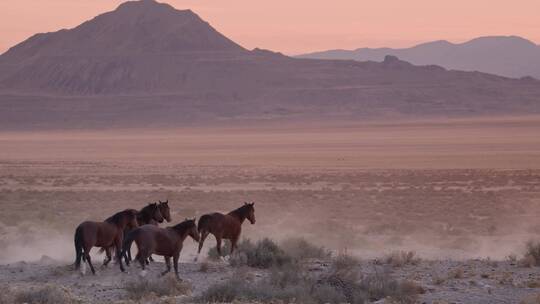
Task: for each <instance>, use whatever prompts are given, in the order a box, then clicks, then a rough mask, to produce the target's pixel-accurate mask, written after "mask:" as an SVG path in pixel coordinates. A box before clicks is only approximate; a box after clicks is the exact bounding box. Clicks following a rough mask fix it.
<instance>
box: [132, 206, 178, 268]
mask: <svg viewBox="0 0 540 304" xmlns="http://www.w3.org/2000/svg"><path fill="white" fill-rule="evenodd" d="M163 220H166V221H167V222H170V221H171V211H170V209H169V200H166V201H164V202H162V201H159V205H158V204H157V203H152V204H148V205H147V206H146V207H144V208H142V209H141V210H140V211H139V212H138V214H137V223H138V224H139V226H143V225H147V224H150V225H155V226H157V225H158V224H159V223H163ZM127 232H128V231H125V233H126V234H127ZM126 253H127V255H125V256H124V259H125V260H126V264H127V263H128V261H131V260H132V259H131V249H128V250H127V252H126ZM149 260H150V261H153V259H152V257H149Z"/></svg>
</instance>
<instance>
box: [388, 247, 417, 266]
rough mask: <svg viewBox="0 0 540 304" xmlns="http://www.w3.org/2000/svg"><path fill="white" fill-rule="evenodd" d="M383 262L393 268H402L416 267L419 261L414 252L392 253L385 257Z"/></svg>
mask: <svg viewBox="0 0 540 304" xmlns="http://www.w3.org/2000/svg"><path fill="white" fill-rule="evenodd" d="M385 261H386V264H390V265H392V266H393V267H402V266H405V265H418V263H420V261H421V260H420V258H419V257H417V256H416V253H415V252H414V251H393V252H391V253H390V254H389V255H387V256H386V259H385Z"/></svg>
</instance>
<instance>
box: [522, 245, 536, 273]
mask: <svg viewBox="0 0 540 304" xmlns="http://www.w3.org/2000/svg"><path fill="white" fill-rule="evenodd" d="M520 265H522V266H527V267H532V266H540V242H533V241H529V242H527V244H526V247H525V255H524V256H523V259H522V260H521V261H520Z"/></svg>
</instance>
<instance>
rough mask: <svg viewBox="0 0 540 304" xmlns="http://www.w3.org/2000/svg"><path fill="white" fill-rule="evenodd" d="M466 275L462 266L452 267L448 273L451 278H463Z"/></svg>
mask: <svg viewBox="0 0 540 304" xmlns="http://www.w3.org/2000/svg"><path fill="white" fill-rule="evenodd" d="M464 277H465V273H464V272H463V269H461V268H455V269H452V270H451V271H450V272H449V273H448V278H449V279H463V278H464Z"/></svg>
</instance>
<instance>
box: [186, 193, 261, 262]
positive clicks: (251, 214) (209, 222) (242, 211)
mask: <svg viewBox="0 0 540 304" xmlns="http://www.w3.org/2000/svg"><path fill="white" fill-rule="evenodd" d="M254 205H255V203H249V204H248V203H244V205H243V206H242V207H240V208H238V209H235V210H233V211H231V212H229V213H227V214H222V213H218V212H216V213H210V214H205V215H203V216H201V218H200V219H199V224H198V225H197V226H198V227H199V233H200V235H201V237H200V241H199V251H198V253H197V257H196V258H195V261H197V259H198V256H199V254H201V249H202V247H203V245H204V240H205V239H206V237H207V236H208V234H210V233H211V234H213V235H214V236H215V237H216V243H217V251H218V254H219V256H222V255H221V240H222V239H227V240H230V241H231V254H232V253H233V252H234V250H235V249H236V244H237V243H238V239H240V233H241V232H242V223H244V221H245V220H246V219H248V220H249V221H250V222H251V224H255V207H254Z"/></svg>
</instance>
